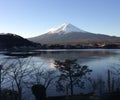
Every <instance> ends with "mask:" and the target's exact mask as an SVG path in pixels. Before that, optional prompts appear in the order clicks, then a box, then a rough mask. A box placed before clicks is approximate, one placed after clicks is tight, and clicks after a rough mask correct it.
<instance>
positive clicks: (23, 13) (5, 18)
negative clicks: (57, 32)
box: [0, 0, 120, 38]
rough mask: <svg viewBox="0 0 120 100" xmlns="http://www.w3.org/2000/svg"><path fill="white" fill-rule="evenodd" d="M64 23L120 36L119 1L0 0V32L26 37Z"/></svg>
mask: <svg viewBox="0 0 120 100" xmlns="http://www.w3.org/2000/svg"><path fill="white" fill-rule="evenodd" d="M63 23H71V24H73V25H75V26H77V27H78V28H81V29H83V30H86V31H89V32H93V33H102V34H108V35H116V36H120V0H0V33H7V32H9V33H15V34H18V35H21V36H23V37H25V38H27V37H33V36H37V35H40V34H42V33H45V32H47V31H48V30H49V29H50V28H53V27H58V26H60V25H61V24H63Z"/></svg>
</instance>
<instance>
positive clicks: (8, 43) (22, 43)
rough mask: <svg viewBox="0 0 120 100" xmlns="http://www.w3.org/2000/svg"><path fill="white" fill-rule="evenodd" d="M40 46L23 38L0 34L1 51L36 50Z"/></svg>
mask: <svg viewBox="0 0 120 100" xmlns="http://www.w3.org/2000/svg"><path fill="white" fill-rule="evenodd" d="M37 46H38V44H37V43H34V42H31V41H29V40H27V39H25V38H23V37H21V36H18V35H15V34H11V33H7V34H0V50H3V49H18V48H23V49H25V48H34V47H37Z"/></svg>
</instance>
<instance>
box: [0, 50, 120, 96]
mask: <svg viewBox="0 0 120 100" xmlns="http://www.w3.org/2000/svg"><path fill="white" fill-rule="evenodd" d="M0 55H1V56H0V59H1V60H2V59H5V58H9V57H10V58H9V59H12V60H13V59H15V57H16V56H19V57H21V59H28V58H31V63H34V64H35V66H42V68H43V69H45V70H47V69H54V61H55V60H62V61H64V60H65V59H77V62H78V63H79V64H80V65H87V66H88V67H89V69H92V70H93V71H92V73H91V77H92V78H94V79H96V78H98V77H102V78H103V79H104V80H105V81H106V79H107V71H108V69H109V70H113V69H114V67H116V68H117V67H120V49H70V50H66V49H62V50H61V49H57V50H34V51H31V52H22V53H21V52H0ZM24 55H25V56H24ZM112 77H113V76H112ZM53 91H54V92H53ZM61 94H62V93H61ZM47 95H49V96H52V95H59V93H57V92H55V89H53V88H51V87H49V90H48V91H47Z"/></svg>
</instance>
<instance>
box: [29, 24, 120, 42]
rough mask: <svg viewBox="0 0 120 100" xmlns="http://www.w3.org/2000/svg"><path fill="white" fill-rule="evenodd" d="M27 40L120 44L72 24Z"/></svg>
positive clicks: (110, 38)
mask: <svg viewBox="0 0 120 100" xmlns="http://www.w3.org/2000/svg"><path fill="white" fill-rule="evenodd" d="M29 40H31V41H33V42H37V43H41V44H81V43H85V44H86V43H113V42H120V38H119V37H113V36H108V35H104V34H95V33H91V32H88V31H84V30H82V29H79V28H77V27H76V26H74V25H72V24H63V25H62V26H60V27H58V28H54V29H51V30H50V31H49V32H47V33H44V34H42V35H39V36H36V37H32V38H29Z"/></svg>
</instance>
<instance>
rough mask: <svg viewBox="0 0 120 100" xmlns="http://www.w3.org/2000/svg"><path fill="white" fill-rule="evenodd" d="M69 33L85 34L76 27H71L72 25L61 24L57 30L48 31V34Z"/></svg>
mask: <svg viewBox="0 0 120 100" xmlns="http://www.w3.org/2000/svg"><path fill="white" fill-rule="evenodd" d="M61 32H62V33H64V34H66V33H69V32H86V31H84V30H81V29H79V28H77V27H76V26H74V25H72V24H66V23H64V24H62V25H61V26H60V27H58V28H52V29H50V31H49V32H48V33H52V34H53V33H61Z"/></svg>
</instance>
